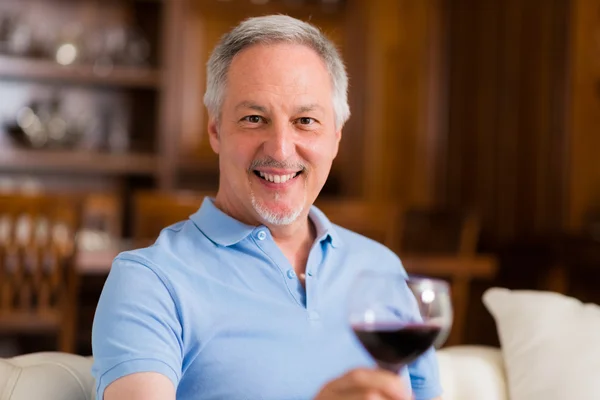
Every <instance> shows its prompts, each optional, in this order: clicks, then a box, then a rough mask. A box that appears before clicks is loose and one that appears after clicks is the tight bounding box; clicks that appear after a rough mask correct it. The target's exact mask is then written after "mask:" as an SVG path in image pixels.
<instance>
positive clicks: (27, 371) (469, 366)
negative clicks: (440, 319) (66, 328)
mask: <svg viewBox="0 0 600 400" xmlns="http://www.w3.org/2000/svg"><path fill="white" fill-rule="evenodd" d="M438 355H439V363H440V373H441V380H442V385H443V386H444V389H445V392H446V393H445V395H444V400H507V399H508V396H507V388H506V381H505V377H504V366H503V363H502V356H501V354H500V350H499V349H496V348H491V347H482V346H457V347H450V348H446V349H443V350H441V351H439V352H438ZM91 365H92V360H91V358H89V357H81V356H76V355H72V354H64V353H33V354H28V355H23V356H18V357H14V358H7V359H0V400H38V399H40V400H90V399H94V398H95V396H94V380H93V378H92V376H91V375H90V368H91Z"/></svg>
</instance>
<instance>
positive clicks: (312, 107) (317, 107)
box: [296, 103, 323, 114]
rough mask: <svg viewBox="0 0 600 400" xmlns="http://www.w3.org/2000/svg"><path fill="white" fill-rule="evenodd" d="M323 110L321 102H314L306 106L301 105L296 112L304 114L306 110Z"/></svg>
mask: <svg viewBox="0 0 600 400" xmlns="http://www.w3.org/2000/svg"><path fill="white" fill-rule="evenodd" d="M315 110H316V111H323V107H321V106H320V105H319V104H317V103H313V104H306V105H304V106H300V107H298V108H297V109H296V113H297V114H302V113H305V112H310V111H315Z"/></svg>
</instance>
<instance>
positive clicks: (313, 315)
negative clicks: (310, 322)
mask: <svg viewBox="0 0 600 400" xmlns="http://www.w3.org/2000/svg"><path fill="white" fill-rule="evenodd" d="M308 319H319V313H318V312H316V311H310V312H309V313H308Z"/></svg>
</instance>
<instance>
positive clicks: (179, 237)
mask: <svg viewBox="0 0 600 400" xmlns="http://www.w3.org/2000/svg"><path fill="white" fill-rule="evenodd" d="M310 218H311V220H312V221H313V223H314V224H315V226H316V231H317V239H316V240H315V243H314V245H313V246H312V249H311V251H310V254H309V257H308V262H307V267H306V290H305V289H304V287H303V286H302V285H301V283H300V281H299V279H298V277H297V276H296V274H295V273H294V270H293V269H292V266H291V264H290V263H289V262H288V260H287V259H286V258H285V256H284V255H283V253H282V252H281V250H279V248H278V247H277V245H276V244H275V242H274V241H273V239H272V237H271V233H270V231H269V229H268V228H267V227H265V226H248V225H245V224H243V223H241V222H239V221H237V220H235V219H233V218H231V217H229V216H228V215H226V214H225V213H223V212H221V211H220V210H219V209H218V208H216V207H215V206H214V204H213V201H212V200H211V199H205V200H204V202H203V204H202V206H201V207H200V209H199V210H198V211H197V212H196V213H195V214H193V215H192V216H191V217H190V219H189V220H186V221H183V222H179V223H177V224H175V225H172V226H170V227H168V228H166V229H164V230H163V231H162V233H161V234H160V236H159V238H158V239H157V241H156V243H155V244H154V245H153V246H151V247H148V248H144V249H139V250H134V251H128V252H124V253H121V254H120V255H119V256H118V257H117V258H116V259H115V261H114V263H113V266H112V269H111V271H110V274H109V276H108V279H107V281H106V284H105V287H104V290H103V291H102V295H101V298H100V302H99V304H98V308H97V310H96V316H95V320H94V327H93V333H92V346H93V353H94V366H93V369H92V372H93V374H94V377H95V378H96V382H97V396H98V399H102V395H103V393H104V390H105V388H106V387H107V386H108V385H109V384H110V383H112V382H113V381H115V380H116V379H118V378H120V377H123V376H125V375H128V374H131V373H136V372H148V371H153V372H158V373H161V374H163V375H166V376H167V377H168V378H169V379H171V381H173V384H174V385H175V387H176V388H177V399H180V400H192V399H193V400H217V399H219V400H238V399H239V400H307V399H312V398H313V397H314V396H315V395H316V394H317V393H318V391H319V389H320V388H321V387H322V386H323V385H324V384H325V383H327V382H328V381H330V380H332V379H334V378H336V377H339V376H340V375H342V374H344V373H345V372H347V371H348V370H350V369H352V368H356V367H361V366H362V367H364V366H374V365H375V364H374V362H373V360H372V359H371V357H370V356H369V354H368V353H367V352H366V351H365V350H364V349H363V348H362V347H361V345H360V343H359V342H358V340H357V339H356V338H355V337H354V335H353V333H352V331H351V329H350V327H349V325H348V321H347V318H346V309H347V308H346V303H347V296H348V289H349V286H350V285H351V282H352V280H353V278H354V277H355V276H356V274H357V273H359V272H360V271H362V270H364V269H374V270H394V271H398V270H402V271H403V269H402V265H401V263H400V260H399V259H398V257H396V255H395V254H394V253H393V252H391V251H390V250H388V249H387V248H386V247H384V246H383V245H381V244H379V243H377V242H375V241H372V240H370V239H367V238H365V237H363V236H360V235H358V234H356V233H353V232H351V231H348V230H346V229H344V228H341V227H339V226H336V225H333V224H331V223H330V222H329V220H328V219H327V218H326V217H325V215H323V213H322V212H321V211H319V210H318V209H317V208H315V207H313V208H312V209H311V211H310ZM407 291H408V289H407ZM407 295H408V293H407ZM407 307H409V308H412V307H411V306H410V305H408V304H407ZM409 313H415V310H407V314H409ZM407 373H409V375H410V383H411V386H412V389H413V392H414V394H415V396H416V399H417V400H426V399H427V400H428V399H431V398H434V397H437V396H439V395H440V394H441V388H440V383H439V377H438V366H437V361H436V357H435V353H434V351H433V350H430V351H429V352H427V353H426V354H425V355H424V356H422V357H421V358H420V359H418V360H417V361H415V362H414V363H413V364H412V365H410V366H409V368H408V371H404V374H407ZM407 380H408V379H407Z"/></svg>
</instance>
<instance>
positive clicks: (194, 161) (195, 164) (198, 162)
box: [177, 155, 219, 173]
mask: <svg viewBox="0 0 600 400" xmlns="http://www.w3.org/2000/svg"><path fill="white" fill-rule="evenodd" d="M177 168H178V170H179V171H180V172H183V173H196V172H201V171H218V170H219V159H218V157H217V156H216V155H215V156H212V155H211V157H200V156H199V157H198V158H192V157H191V156H183V157H181V159H179V160H178V161H177Z"/></svg>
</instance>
